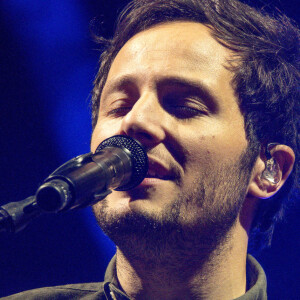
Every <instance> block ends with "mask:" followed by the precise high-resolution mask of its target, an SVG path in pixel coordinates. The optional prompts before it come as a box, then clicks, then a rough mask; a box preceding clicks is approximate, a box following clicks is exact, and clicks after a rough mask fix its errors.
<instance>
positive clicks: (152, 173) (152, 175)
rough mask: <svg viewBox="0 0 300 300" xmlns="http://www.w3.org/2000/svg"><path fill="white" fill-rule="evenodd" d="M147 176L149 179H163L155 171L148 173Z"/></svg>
mask: <svg viewBox="0 0 300 300" xmlns="http://www.w3.org/2000/svg"><path fill="white" fill-rule="evenodd" d="M147 175H148V176H149V177H155V178H160V179H162V176H159V175H158V174H157V173H156V172H155V171H153V170H149V171H148V173H147Z"/></svg>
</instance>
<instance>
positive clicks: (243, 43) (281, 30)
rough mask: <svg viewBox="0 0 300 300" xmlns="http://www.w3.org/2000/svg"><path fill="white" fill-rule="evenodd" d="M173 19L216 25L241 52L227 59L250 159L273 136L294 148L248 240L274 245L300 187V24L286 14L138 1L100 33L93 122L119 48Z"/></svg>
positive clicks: (212, 1)
mask: <svg viewBox="0 0 300 300" xmlns="http://www.w3.org/2000/svg"><path fill="white" fill-rule="evenodd" d="M173 21H192V22H198V23H202V24H205V25H210V26H211V27H212V30H213V36H214V38H215V39H216V40H217V41H218V42H219V43H221V44H222V45H224V46H225V47H227V48H229V49H231V50H233V52H234V53H235V54H236V55H235V56H234V57H233V58H232V59H231V61H229V63H230V69H231V70H232V71H233V72H234V74H235V75H234V79H233V82H232V84H233V86H234V88H235V91H236V95H237V98H238V101H239V107H240V110H241V113H242V114H243V116H244V120H245V130H246V136H247V140H248V141H249V149H250V154H251V155H253V158H254V159H252V165H253V163H254V161H255V159H256V158H257V156H258V155H259V153H260V151H261V149H262V148H263V147H265V146H266V145H267V144H268V143H270V142H276V143H280V144H285V145H288V146H290V147H291V148H292V149H293V150H294V152H295V154H296V163H295V166H294V169H293V172H292V174H291V175H290V176H289V178H288V180H287V182H286V183H285V185H284V186H283V187H282V188H281V190H280V191H279V192H278V193H277V194H276V195H275V196H273V197H272V198H271V199H269V200H268V201H261V203H260V204H259V207H258V209H257V212H256V216H255V218H254V220H253V225H252V231H251V236H250V244H251V243H252V245H253V249H259V248H260V249H261V248H262V247H264V246H266V245H270V243H271V239H272V234H273V230H274V225H275V223H276V222H277V221H278V220H280V219H282V217H283V213H284V211H285V208H286V206H287V203H288V200H289V199H290V198H291V193H292V191H296V190H298V189H295V186H296V185H297V187H298V168H299V155H298V154H299V139H298V132H299V121H298V120H299V73H300V71H299V41H300V34H299V30H298V29H297V26H296V25H295V24H294V23H293V22H292V21H291V20H289V19H288V18H287V17H286V16H283V15H277V16H272V17H271V16H270V15H268V14H267V13H265V12H263V11H262V10H257V9H254V8H252V7H249V6H248V5H246V4H244V3H241V2H239V1H237V0H168V1H165V0H134V1H132V2H131V3H129V5H128V6H127V7H126V8H125V9H124V10H123V12H122V13H121V15H120V17H119V19H118V22H117V27H116V31H115V35H114V36H113V38H112V39H110V40H105V39H103V38H99V42H100V43H101V44H102V45H104V51H103V52H102V55H101V57H100V68H99V71H98V74H97V76H96V79H95V81H94V89H93V94H92V101H91V105H92V125H93V128H94V127H95V125H96V122H97V118H98V111H99V103H100V97H101V92H102V89H103V87H104V85H105V82H106V80H107V76H108V72H109V70H110V67H111V65H112V62H113V60H114V58H115V57H116V55H117V54H118V52H119V51H120V49H121V48H122V47H123V46H124V44H125V43H126V42H127V41H128V40H129V39H130V38H131V37H133V36H134V35H135V34H137V33H138V32H141V31H143V30H145V29H148V28H150V27H152V26H154V25H157V24H160V23H165V22H173ZM236 62H238V63H236Z"/></svg>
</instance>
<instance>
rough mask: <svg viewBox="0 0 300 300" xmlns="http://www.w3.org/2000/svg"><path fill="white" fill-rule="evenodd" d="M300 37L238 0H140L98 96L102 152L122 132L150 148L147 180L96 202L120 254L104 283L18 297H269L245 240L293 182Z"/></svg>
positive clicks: (129, 12)
mask: <svg viewBox="0 0 300 300" xmlns="http://www.w3.org/2000/svg"><path fill="white" fill-rule="evenodd" d="M298 45H299V32H298V31H297V29H295V28H294V27H293V26H292V25H291V24H290V23H289V21H288V20H287V19H286V18H282V19H281V20H280V21H276V20H275V19H272V18H270V17H269V16H264V15H262V14H261V13H259V12H257V11H255V10H254V9H252V8H250V7H248V6H246V5H244V4H242V3H240V2H237V1H234V0H223V1H207V0H206V1H201V0H170V1H163V0H153V1H146V0H140V1H134V2H132V3H131V4H130V5H129V6H128V7H127V9H126V10H125V12H124V13H123V14H122V16H121V18H120V20H119V23H118V27H117V29H116V33H115V36H114V38H113V39H112V40H111V41H109V42H108V43H107V48H106V50H105V51H104V52H103V54H102V57H101V65H100V70H99V72H98V75H97V78H96V80H95V87H94V93H93V99H92V107H93V128H94V130H93V135H92V141H91V149H92V151H95V150H96V148H97V146H98V144H99V143H100V142H101V141H103V140H104V139H105V138H108V137H110V136H113V135H116V134H122V135H128V136H131V137H133V138H135V139H137V140H138V141H140V143H141V144H142V145H143V146H144V147H145V149H146V151H147V153H148V156H149V171H148V174H147V176H146V178H145V179H144V181H143V182H142V183H141V184H140V185H139V186H138V187H136V188H134V189H133V190H130V191H127V192H118V191H113V192H112V194H110V195H109V196H107V198H106V199H104V200H103V201H100V202H99V203H97V204H96V205H94V207H93V210H94V213H95V216H96V218H97V220H98V223H99V224H100V226H101V228H102V229H103V231H104V232H105V233H106V234H107V235H108V236H109V237H110V238H111V239H112V240H113V241H114V242H115V244H116V246H117V253H116V256H115V257H114V259H113V260H112V262H111V264H110V266H109V268H108V271H107V273H106V278H105V282H104V283H103V284H98V283H97V284H96V283H95V284H83V285H70V286H64V287H56V288H45V289H41V290H36V291H29V292H25V293H21V294H19V296H18V295H15V296H11V297H12V298H13V297H16V298H18V297H23V298H24V297H25V298H26V299H28V298H30V297H32V298H34V297H36V298H38V299H41V298H42V299H44V298H49V299H53V298H55V299H56V298H58V299H59V298H60V297H62V298H63V297H64V298H80V297H87V298H88V299H128V298H130V299H266V298H267V296H266V279H265V275H264V272H263V270H262V268H261V267H260V265H259V264H258V262H257V261H256V260H255V259H254V258H253V257H252V256H249V255H247V249H248V243H249V236H250V242H251V243H253V245H254V246H256V247H257V246H258V245H259V244H260V243H262V244H268V243H270V241H271V237H272V231H273V228H274V223H275V221H276V220H278V219H279V217H280V215H281V214H282V212H283V207H284V198H286V197H287V196H288V193H289V192H290V191H291V190H292V186H293V184H294V182H295V181H296V175H297V164H296V163H295V161H296V159H298V155H297V152H298V148H297V142H298V141H297V132H298V131H297V130H298V128H297V119H296V118H297V107H298V105H299V103H298V102H299V100H298V89H297V85H298V82H299V65H298V62H297V61H298V53H299V47H298ZM252 234H253V236H251V235H252ZM12 298H11V299H12ZM8 299H10V297H8Z"/></svg>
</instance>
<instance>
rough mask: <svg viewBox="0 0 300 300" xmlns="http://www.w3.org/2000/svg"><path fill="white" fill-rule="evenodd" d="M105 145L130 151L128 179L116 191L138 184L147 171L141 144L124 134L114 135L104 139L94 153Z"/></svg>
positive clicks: (144, 152)
mask: <svg viewBox="0 0 300 300" xmlns="http://www.w3.org/2000/svg"><path fill="white" fill-rule="evenodd" d="M105 147H118V148H121V149H124V150H127V151H126V152H127V153H128V151H129V153H130V156H131V162H132V174H131V179H130V181H129V182H128V183H127V184H125V185H122V186H119V187H118V188H116V189H115V190H116V191H127V190H130V189H133V188H134V187H136V186H137V185H139V184H140V183H141V182H142V181H143V179H144V178H145V176H146V174H147V172H148V156H147V153H146V151H145V149H144V148H143V146H142V145H141V144H140V142H138V141H137V140H135V139H133V138H131V137H129V136H126V135H115V136H112V137H110V138H108V139H106V140H104V141H103V142H102V143H101V144H100V145H99V146H98V148H97V149H96V151H95V152H96V153H97V152H99V151H100V150H102V149H103V148H105Z"/></svg>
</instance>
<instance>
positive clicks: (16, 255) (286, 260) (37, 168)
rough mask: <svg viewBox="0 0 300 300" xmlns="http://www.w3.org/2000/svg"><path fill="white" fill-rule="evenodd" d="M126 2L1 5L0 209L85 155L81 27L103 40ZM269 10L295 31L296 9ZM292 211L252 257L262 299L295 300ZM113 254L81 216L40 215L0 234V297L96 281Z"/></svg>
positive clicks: (86, 66) (87, 87) (87, 129)
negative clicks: (263, 289)
mask: <svg viewBox="0 0 300 300" xmlns="http://www.w3.org/2000/svg"><path fill="white" fill-rule="evenodd" d="M127 2H128V1H125V0H124V1H118V0H86V1H83V0H81V1H79V0H52V1H40V0H27V1H22V0H1V1H0V32H1V35H0V43H1V47H0V51H1V52H0V53H1V54H0V70H1V75H0V81H1V84H0V87H1V95H0V97H1V102H0V103H1V104H0V105H1V106H0V108H1V111H0V114H1V118H0V135H1V147H0V153H1V155H0V170H1V181H0V190H1V198H0V205H3V204H5V203H7V202H11V201H18V200H22V199H25V198H26V197H28V196H30V195H32V194H34V193H35V191H36V189H37V187H38V186H39V184H41V183H42V181H43V179H45V178H46V177H47V176H48V175H49V174H50V173H51V172H52V171H53V170H54V169H56V168H57V167H58V166H60V165H61V164H62V163H64V162H66V161H67V160H69V159H71V158H73V157H74V156H76V155H79V154H83V153H86V152H89V140H90V134H91V126H90V111H89V105H88V103H89V99H90V97H89V93H90V91H91V89H92V81H93V78H94V76H95V74H96V72H97V62H98V57H99V51H98V50H97V48H98V46H97V45H96V44H94V43H93V41H92V38H91V34H90V30H89V28H90V21H91V20H93V19H94V18H96V19H97V20H98V22H99V21H100V23H101V24H102V26H101V32H102V35H104V36H106V37H109V36H110V35H111V33H112V30H113V28H114V21H115V18H116V14H117V13H118V12H119V11H120V10H121V8H122V7H123V6H124V5H125V4H126V3H127ZM248 2H249V3H254V2H253V1H248ZM261 3H264V4H266V2H263V1H259V2H255V4H256V5H259V6H260V5H261ZM268 3H270V5H273V6H276V7H278V8H279V9H280V10H281V11H284V12H285V13H286V14H287V15H288V16H290V17H292V18H294V19H297V18H298V19H297V21H298V24H299V3H298V1H297V0H294V1H288V0H287V1H284V0H281V1H276V2H275V1H269V2H268ZM299 208H300V205H299V204H298V206H297V207H295V209H294V210H293V211H291V212H290V214H289V217H288V219H287V222H286V223H284V224H281V225H279V226H277V228H276V231H275V237H274V242H273V245H272V247H271V248H270V249H268V250H266V251H265V252H264V253H263V254H262V255H261V256H260V257H258V259H259V261H260V262H261V264H262V265H263V267H264V269H265V271H266V273H267V277H268V290H269V298H270V299H300V296H299V295H300V285H299V279H300V262H299V258H298V255H299V250H300V243H299V227H300V218H299ZM113 253H114V246H113V244H112V243H111V242H110V241H109V240H108V238H107V237H105V236H104V235H103V234H102V232H101V231H100V229H99V228H98V226H97V224H96V222H95V221H94V218H93V216H92V213H91V210H90V208H87V209H84V210H80V211H71V212H67V213H64V214H60V215H53V214H49V215H44V216H43V217H41V218H38V219H36V220H34V221H33V222H32V223H31V224H30V225H29V226H28V227H27V228H26V229H25V230H24V231H22V232H20V233H18V234H15V235H8V234H0V297H1V296H6V295H8V294H11V293H16V292H20V291H23V290H27V289H32V288H37V287H42V286H53V285H62V284H68V283H78V282H93V281H102V279H103V273H104V271H105V268H106V265H107V263H108V262H109V260H110V258H111V256H112V255H113Z"/></svg>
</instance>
